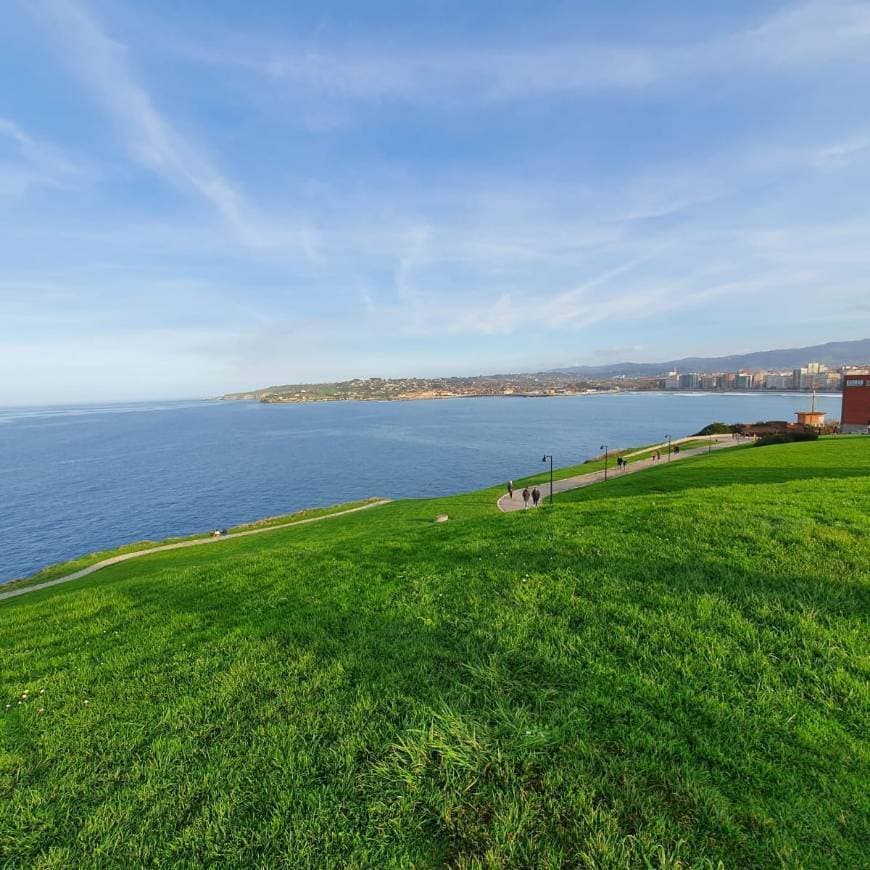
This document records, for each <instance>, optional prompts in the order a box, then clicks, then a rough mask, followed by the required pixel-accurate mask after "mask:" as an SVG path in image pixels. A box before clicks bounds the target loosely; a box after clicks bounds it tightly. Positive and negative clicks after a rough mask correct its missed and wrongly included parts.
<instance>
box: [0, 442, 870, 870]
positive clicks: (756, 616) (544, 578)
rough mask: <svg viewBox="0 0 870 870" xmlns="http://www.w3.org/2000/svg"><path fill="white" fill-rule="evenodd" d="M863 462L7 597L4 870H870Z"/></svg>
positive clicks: (869, 469)
mask: <svg viewBox="0 0 870 870" xmlns="http://www.w3.org/2000/svg"><path fill="white" fill-rule="evenodd" d="M868 474H870V440H868V439H863V440H862V439H860V438H836V439H822V440H820V441H818V442H815V443H807V444H792V445H783V446H774V447H764V448H736V449H734V450H730V451H723V452H720V453H713V454H711V455H709V456H701V457H697V458H692V459H685V460H683V461H682V462H680V463H675V464H673V465H671V466H668V465H667V464H663V465H662V466H661V467H657V468H655V469H652V470H649V471H644V472H641V473H639V474H637V475H633V476H629V477H626V478H623V479H614V480H611V481H609V482H608V483H607V484H604V485H597V486H593V487H589V488H588V489H584V490H577V491H575V492H573V493H570V494H565V495H561V496H558V501H557V503H556V504H555V505H553V506H552V507H547V508H546V509H543V510H538V511H535V512H531V511H530V512H528V513H524V512H520V513H517V514H511V515H501V514H498V513H497V512H496V509H495V497H496V494H497V493H496V491H495V490H492V491H486V492H481V493H473V494H470V495H466V496H460V497H456V498H450V499H440V500H435V501H405V502H395V503H391V504H388V505H384V506H381V507H375V508H372V509H371V510H368V511H364V512H361V513H357V514H351V515H348V516H345V517H340V518H336V519H331V520H328V521H325V522H322V523H315V524H312V525H308V526H304V527H300V528H296V529H292V528H291V529H284V530H280V531H275V532H270V533H268V534H264V535H259V536H254V537H249V538H241V539H235V540H228V541H224V542H220V543H217V544H214V545H211V546H205V547H195V548H192V549H189V550H178V551H173V552H166V553H160V554H155V555H152V556H147V557H145V558H142V559H139V560H135V561H132V562H128V563H124V564H120V565H116V566H114V567H112V568H108V569H106V570H105V571H102V572H99V573H97V574H95V575H92V576H91V577H88V578H85V579H82V580H78V581H74V582H72V583H69V584H66V585H63V586H59V587H56V588H53V589H48V590H44V591H39V592H33V593H29V594H27V595H24V596H21V597H19V598H15V599H10V600H8V601H4V602H0V865H3V866H7V865H8V866H19V865H21V866H24V865H26V866H39V867H68V866H100V867H105V866H124V867H129V866H138V865H143V864H161V865H166V864H177V865H179V866H196V865H203V864H213V865H215V866H221V867H228V866H246V867H247V866H261V867H267V866H279V865H282V864H283V865H288V866H366V867H387V866H417V867H428V866H440V865H444V864H448V865H452V866H457V867H477V866H481V867H483V866H487V867H488V866H558V865H565V866H581V867H583V866H585V867H623V866H626V867H629V866H630V867H634V866H637V867H645V866H652V867H679V866H687V867H688V866H693V867H695V866H698V867H715V866H717V865H718V864H719V862H721V863H722V865H724V866H726V867H746V866H776V867H778V866H788V867H799V866H804V867H859V866H866V861H867V843H868V842H870V825H868V818H870V802H868V793H870V790H868V783H870V746H868V740H867V725H868V721H870V690H868V670H870V669H868V661H870V641H868V638H870V631H868V629H870V619H868V615H870V606H868V605H870V594H868V593H870V578H868V565H870V485H868ZM439 513H447V514H449V515H450V521H449V522H448V523H445V524H435V523H434V522H433V518H434V516H435V515H436V514H439ZM25 693H26V697H22V696H23V695H24V694H25ZM19 702H20V703H19ZM7 705H8V709H6V708H7Z"/></svg>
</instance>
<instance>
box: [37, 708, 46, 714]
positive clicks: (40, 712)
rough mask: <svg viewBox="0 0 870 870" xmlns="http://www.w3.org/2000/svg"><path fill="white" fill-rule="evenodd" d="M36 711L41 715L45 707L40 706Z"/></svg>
mask: <svg viewBox="0 0 870 870" xmlns="http://www.w3.org/2000/svg"><path fill="white" fill-rule="evenodd" d="M36 712H37V713H38V714H39V715H40V716H41V715H42V714H43V713H44V712H45V707H40V708H39V709H38V710H37V711H36Z"/></svg>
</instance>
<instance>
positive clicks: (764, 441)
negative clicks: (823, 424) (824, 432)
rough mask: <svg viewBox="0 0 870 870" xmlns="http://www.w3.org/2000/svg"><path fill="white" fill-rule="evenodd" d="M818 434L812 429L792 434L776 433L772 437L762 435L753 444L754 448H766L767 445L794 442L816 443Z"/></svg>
mask: <svg viewBox="0 0 870 870" xmlns="http://www.w3.org/2000/svg"><path fill="white" fill-rule="evenodd" d="M818 440H819V433H818V432H816V431H815V430H813V429H806V430H797V431H794V432H777V433H776V434H774V435H764V436H762V437H761V438H759V439H758V440H757V441H756V442H755V446H756V447H766V446H767V445H769V444H791V443H792V442H794V441H818Z"/></svg>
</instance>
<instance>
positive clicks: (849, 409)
mask: <svg viewBox="0 0 870 870" xmlns="http://www.w3.org/2000/svg"><path fill="white" fill-rule="evenodd" d="M840 431H841V432H845V433H851V434H862V435H866V434H868V433H870V372H849V373H848V374H846V375H844V377H843V411H842V413H841V414H840Z"/></svg>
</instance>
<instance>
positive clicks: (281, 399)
mask: <svg viewBox="0 0 870 870" xmlns="http://www.w3.org/2000/svg"><path fill="white" fill-rule="evenodd" d="M637 393H648V394H650V395H660V396H794V397H795V398H796V399H797V398H802V397H804V396H806V395H808V394H809V391H807V390H794V389H786V390H661V389H640V388H632V389H621V388H619V387H613V388H608V389H597V390H596V389H588V390H576V391H569V390H559V391H553V392H524V393H516V392H510V393H493V392H487V393H440V394H437V395H424V394H421V395H402V396H306V397H296V396H294V397H289V396H278V395H264V396H257V395H255V394H253V393H228V394H226V395H223V396H218V397H217V401H221V402H259V403H261V404H265V405H309V404H322V403H324V402H421V401H430V400H437V399H558V398H578V397H584V396H606V395H629V394H637ZM816 394H817V395H819V396H827V397H830V398H835V397H839V396H841V395H842V393H841V392H840V391H839V390H817V391H816Z"/></svg>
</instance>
